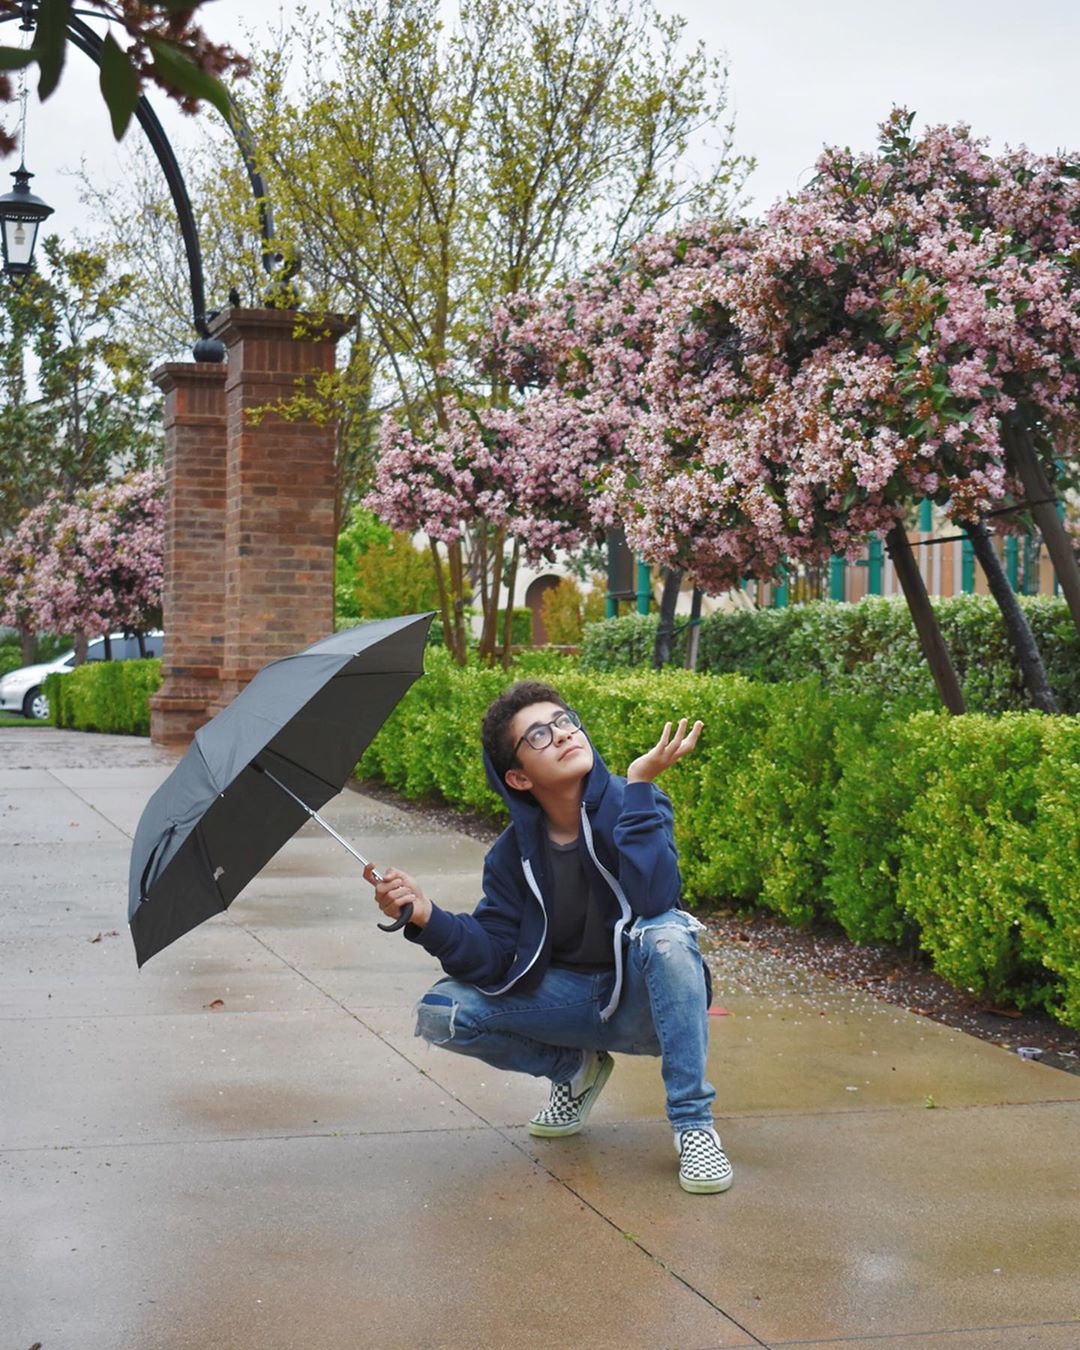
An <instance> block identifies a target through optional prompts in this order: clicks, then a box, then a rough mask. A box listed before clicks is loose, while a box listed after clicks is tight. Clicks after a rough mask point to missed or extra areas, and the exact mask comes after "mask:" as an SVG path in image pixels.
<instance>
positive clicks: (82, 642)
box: [74, 633, 90, 666]
mask: <svg viewBox="0 0 1080 1350" xmlns="http://www.w3.org/2000/svg"><path fill="white" fill-rule="evenodd" d="M74 638H75V664H76V665H77V666H81V665H82V664H83V663H84V662H85V661H86V649H87V647H88V646H89V645H90V639H89V638H88V637H87V636H86V634H85V633H75V635H74Z"/></svg>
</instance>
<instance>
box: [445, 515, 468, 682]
mask: <svg viewBox="0 0 1080 1350" xmlns="http://www.w3.org/2000/svg"><path fill="white" fill-rule="evenodd" d="M447 552H448V553H449V555H450V600H451V604H452V606H453V613H452V614H451V620H452V622H453V629H452V630H451V638H452V644H453V645H451V644H450V643H448V644H447V645H448V646H449V647H450V651H451V653H452V655H453V657H454V660H455V661H456V662H457V664H458V665H459V666H463V665H465V664H466V662H467V661H468V659H469V640H468V635H467V634H466V632H465V564H464V559H463V557H462V551H461V540H460V539H457V540H455V541H454V543H452V544H450V545H449V547H448V549H447Z"/></svg>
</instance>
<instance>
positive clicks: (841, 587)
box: [829, 558, 847, 600]
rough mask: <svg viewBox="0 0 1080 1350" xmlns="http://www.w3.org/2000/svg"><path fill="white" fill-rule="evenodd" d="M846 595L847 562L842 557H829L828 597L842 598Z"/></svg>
mask: <svg viewBox="0 0 1080 1350" xmlns="http://www.w3.org/2000/svg"><path fill="white" fill-rule="evenodd" d="M846 597H847V563H845V562H844V560H843V558H830V559H829V599H830V600H844V599H846Z"/></svg>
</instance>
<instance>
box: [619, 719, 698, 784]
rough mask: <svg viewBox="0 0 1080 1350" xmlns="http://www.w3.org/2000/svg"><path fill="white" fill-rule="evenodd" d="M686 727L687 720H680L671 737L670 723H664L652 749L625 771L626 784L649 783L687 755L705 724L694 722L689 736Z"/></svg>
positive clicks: (696, 741) (695, 743)
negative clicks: (662, 729)
mask: <svg viewBox="0 0 1080 1350" xmlns="http://www.w3.org/2000/svg"><path fill="white" fill-rule="evenodd" d="M686 726H687V719H686V718H685V717H683V718H680V720H679V725H678V727H677V728H676V730H675V735H674V736H673V735H672V734H671V723H670V722H665V723H664V731H663V734H662V735H661V737H660V739H659V740H658V741H657V742H656V744H655V745H654V746H653V748H652V749H651V750H647V751H646V752H645V754H643V755H639V756H638V758H637V759H635V760H634V762H633V764H631V765H630V767H629V769H627V771H626V781H627V782H628V783H651V782H652V781H653V779H654V778H658V777H659V776H660V774H662V773H663V772H664V770H665V769H667V768H670V766H671V765H672V764H674V763H675V761H676V760H677V759H682V757H683V755H688V754H689V753H690V751H691V750H693V748H694V746H695V745H697V743H698V737H699V736H700V735H701V732H702V729H703V728H704V726H705V723H704V722H695V723H694V725H693V729H692V730H691V731H690V732H689V734H687V730H686Z"/></svg>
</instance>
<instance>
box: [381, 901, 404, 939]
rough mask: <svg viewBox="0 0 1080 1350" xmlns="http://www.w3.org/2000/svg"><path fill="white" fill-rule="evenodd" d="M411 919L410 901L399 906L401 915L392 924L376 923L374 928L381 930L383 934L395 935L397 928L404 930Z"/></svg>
mask: <svg viewBox="0 0 1080 1350" xmlns="http://www.w3.org/2000/svg"><path fill="white" fill-rule="evenodd" d="M411 918H412V901H411V900H406V902H405V903H404V904H403V905H402V906H401V913H400V914H399V915H398V916H397V918H396V919H395V920H394V922H393V923H377V924H376V925H375V927H376V928H381V929H382V931H383V932H384V933H396V932H397V930H398V929H399V928H404V927H405V925H406V924H407V923H408V922H409V920H410V919H411Z"/></svg>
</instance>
